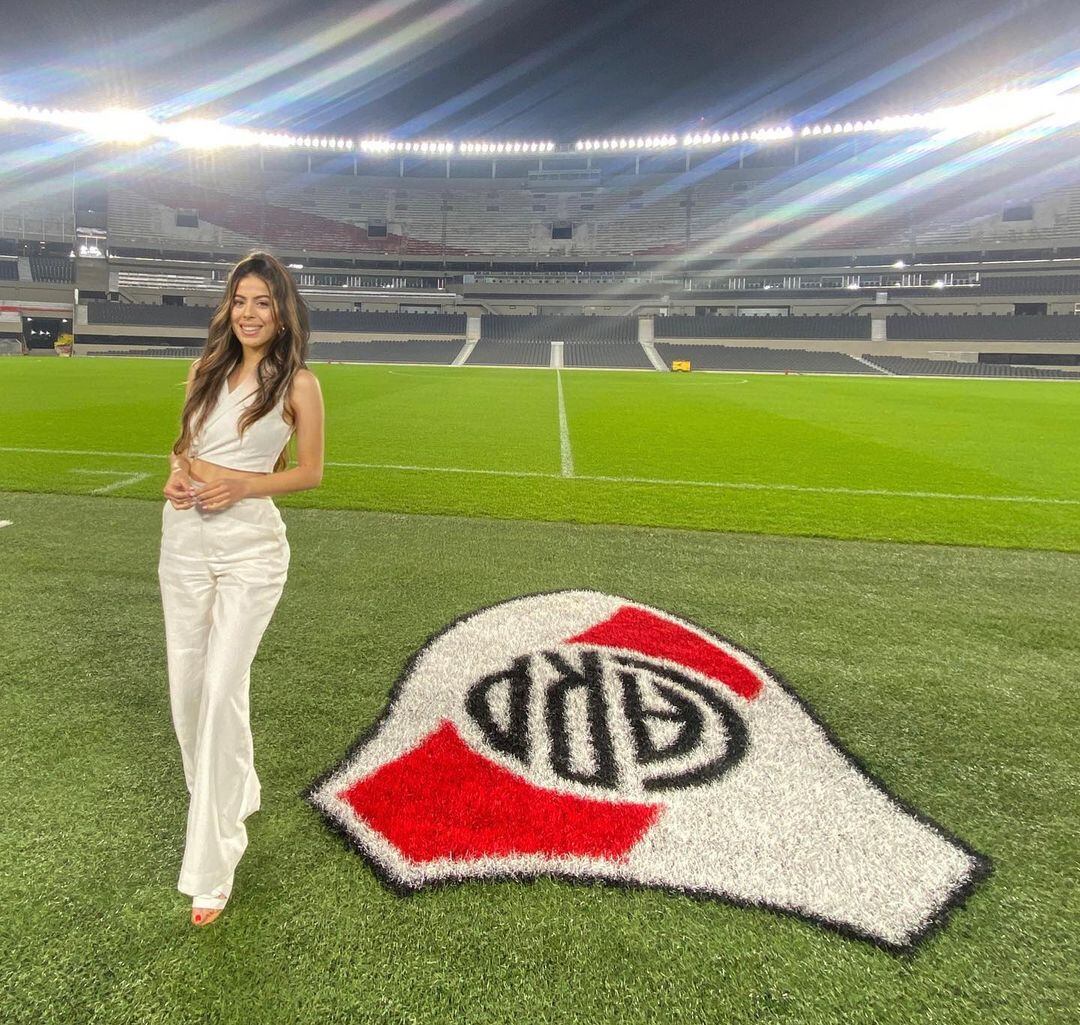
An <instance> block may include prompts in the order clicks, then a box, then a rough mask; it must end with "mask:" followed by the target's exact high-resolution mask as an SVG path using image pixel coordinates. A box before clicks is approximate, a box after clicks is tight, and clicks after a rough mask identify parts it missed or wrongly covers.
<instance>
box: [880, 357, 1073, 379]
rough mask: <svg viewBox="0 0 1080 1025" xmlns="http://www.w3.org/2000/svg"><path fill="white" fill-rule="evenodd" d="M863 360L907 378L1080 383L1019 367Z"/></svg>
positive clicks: (1063, 373) (1064, 374) (1065, 374)
mask: <svg viewBox="0 0 1080 1025" xmlns="http://www.w3.org/2000/svg"><path fill="white" fill-rule="evenodd" d="M863 359H865V360H868V361H869V362H871V363H874V364H875V365H876V366H879V367H881V368H882V369H883V370H887V371H889V373H892V374H898V375H901V376H904V377H926V376H935V377H1049V378H1057V379H1059V380H1073V381H1080V371H1076V370H1074V371H1068V370H1057V369H1051V368H1046V369H1043V368H1042V367H1016V366H1008V365H1006V364H1002V363H961V362H957V361H955V360H947V359H921V358H915V357H911V356H879V355H876V354H875V353H867V354H866V355H865V356H864V357H863Z"/></svg>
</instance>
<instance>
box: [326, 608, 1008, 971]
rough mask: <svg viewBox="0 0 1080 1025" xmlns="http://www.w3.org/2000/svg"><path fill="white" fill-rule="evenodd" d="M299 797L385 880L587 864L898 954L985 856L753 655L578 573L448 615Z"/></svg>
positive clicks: (584, 875) (560, 870) (954, 898)
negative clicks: (843, 741) (590, 584)
mask: <svg viewBox="0 0 1080 1025" xmlns="http://www.w3.org/2000/svg"><path fill="white" fill-rule="evenodd" d="M305 797H306V798H307V800H308V801H310V802H311V804H312V805H314V807H315V808H316V809H317V810H318V811H319V812H320V813H321V814H322V815H323V816H324V817H325V818H326V820H327V821H328V823H329V824H330V825H331V826H332V827H333V828H334V829H335V830H336V831H338V832H340V833H341V834H342V835H343V836H344V837H345V838H346V840H347V841H348V842H349V844H350V845H351V846H352V847H353V848H354V849H355V850H356V851H357V852H359V853H360V854H361V855H362V856H363V857H364V858H365V859H366V860H367V861H368V863H369V864H370V865H371V866H372V868H373V869H374V870H375V872H376V873H377V874H378V876H379V878H380V879H382V880H383V882H384V883H386V884H387V885H388V886H390V887H392V888H393V889H395V890H396V891H398V892H409V891H414V890H419V889H422V888H423V887H426V886H432V885H436V884H443V883H449V882H461V881H465V880H480V879H488V880H497V879H498V880H505V879H531V878H536V877H539V876H548V877H556V878H561V879H568V880H577V881H586V880H587V881H602V882H606V883H610V884H614V885H621V886H636V887H648V888H653V889H662V890H669V891H673V892H680V893H686V894H691V895H694V896H698V897H704V898H715V899H718V900H723V901H726V902H728V903H733V904H738V905H747V906H755V907H764V908H770V909H773V910H777V911H782V912H787V913H791V914H795V915H798V916H800V917H802V918H805V919H808V920H810V921H813V922H817V923H819V924H821V925H824V926H827V927H829V928H833V929H836V930H839V931H841V932H843V933H845V934H847V935H850V936H855V937H858V938H861V939H865V940H869V941H870V942H872V943H875V944H878V945H879V946H883V947H886V948H890V949H893V950H898V951H906V950H910V949H912V948H913V947H914V946H915V945H917V944H918V942H919V941H920V940H921V939H922V938H923V937H924V936H925V935H926V934H927V933H928V932H929V931H930V930H931V929H933V928H934V927H935V926H938V925H940V924H941V923H942V922H943V921H944V918H945V916H946V915H947V914H948V912H949V911H950V910H951V909H952V908H953V907H955V906H956V905H957V904H959V903H960V902H961V901H962V900H963V899H964V898H965V897H966V896H967V895H968V894H969V893H970V892H971V891H972V889H973V888H974V887H975V885H976V884H977V883H978V882H979V881H980V880H981V879H982V878H984V877H985V876H986V875H987V874H988V872H989V870H990V864H989V861H988V859H986V858H985V857H984V856H983V855H981V854H979V853H978V852H976V851H974V850H972V849H971V848H970V847H969V846H968V845H967V844H965V843H963V842H962V841H961V840H959V839H958V838H956V837H954V836H952V835H950V834H949V833H947V832H946V831H945V830H944V829H943V828H942V827H941V826H939V825H937V824H936V823H934V822H931V821H930V820H928V819H927V818H926V817H925V816H923V815H921V814H919V813H918V812H917V811H915V810H914V809H912V808H910V807H908V806H906V805H905V804H903V803H902V802H900V801H899V800H897V799H896V798H895V797H893V796H892V795H890V794H889V793H888V791H886V789H885V787H884V786H883V785H882V784H881V783H880V782H879V781H877V780H876V779H874V778H872V777H871V776H870V775H869V774H868V773H867V772H866V771H865V770H864V769H863V768H862V767H861V766H860V765H859V764H858V762H856V761H855V759H854V758H852V757H851V756H850V755H848V754H847V753H846V752H845V751H843V750H842V749H841V748H840V746H839V745H838V744H837V742H836V740H835V739H834V738H833V737H832V736H831V735H830V733H829V732H828V730H827V728H826V727H825V726H824V725H823V724H822V722H821V721H820V720H819V719H818V718H817V717H816V716H815V715H814V714H813V712H812V711H811V710H810V708H809V707H808V705H807V704H806V703H805V702H804V701H803V700H802V699H800V698H799V697H798V695H797V694H796V693H795V692H794V690H793V689H792V688H791V687H790V686H789V685H788V684H786V683H785V682H784V681H782V680H781V679H780V678H779V677H778V676H777V674H776V673H774V672H773V671H772V670H770V669H769V668H768V667H767V666H765V665H764V664H762V663H761V662H760V661H759V660H758V659H756V658H754V657H753V656H752V655H750V654H749V653H747V652H746V651H743V650H742V649H740V648H738V647H737V646H735V645H734V644H732V643H731V642H730V641H727V640H725V639H724V638H722V637H718V636H716V635H714V634H712V633H709V632H708V631H706V630H703V629H702V628H701V627H699V626H696V625H695V624H693V623H690V622H688V621H686V620H683V619H680V618H679V617H677V616H674V615H672V614H671V613H669V612H664V611H662V610H660V609H655V608H650V607H648V606H645V605H641V604H639V603H637V602H633V601H629V600H627V599H625V598H620V597H616V596H614V595H608V594H600V593H597V592H594V591H561V592H557V593H554V594H542V595H532V596H528V597H522V598H516V599H513V600H511V601H507V602H503V603H502V604H500V605H495V606H493V607H491V608H487V609H481V610H479V611H477V612H474V613H471V614H469V615H467V616H465V617H463V618H462V619H460V620H458V621H457V622H455V623H452V624H451V625H450V626H449V627H447V628H446V629H445V630H443V631H442V632H441V633H439V634H437V635H436V636H435V637H433V638H432V639H431V640H430V641H428V643H427V644H425V645H424V646H423V647H422V648H421V649H420V650H419V651H418V652H416V654H415V655H414V656H413V657H412V659H411V660H410V662H409V664H408V665H407V666H406V668H405V671H404V672H403V674H402V675H401V677H400V678H399V680H398V681H397V683H396V684H395V686H394V689H393V692H392V695H391V698H390V702H389V704H388V706H387V708H386V710H385V712H384V713H383V715H382V716H381V718H380V719H379V721H378V722H377V723H376V724H375V725H374V726H373V727H372V728H371V729H370V730H369V731H368V732H367V733H366V734H364V735H363V736H362V737H360V739H359V740H358V741H357V742H356V743H355V744H354V746H353V747H352V749H351V750H350V751H349V753H348V754H347V755H346V757H345V758H344V760H343V761H342V762H341V763H340V764H339V765H337V766H336V767H334V768H333V769H331V770H330V771H329V772H327V773H326V774H325V775H324V776H322V777H321V778H320V779H318V780H316V781H315V783H313V784H312V786H311V787H310V788H309V789H308V791H307V792H306V793H305Z"/></svg>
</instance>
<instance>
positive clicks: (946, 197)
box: [0, 133, 1080, 261]
mask: <svg viewBox="0 0 1080 1025" xmlns="http://www.w3.org/2000/svg"><path fill="white" fill-rule="evenodd" d="M1076 142H1077V137H1076V135H1075V134H1073V133H1068V134H1067V135H1065V136H1060V137H1055V138H1049V139H1042V140H1038V141H1028V142H1025V143H1024V144H1023V145H1020V144H1017V145H1015V146H1012V147H1002V146H1000V145H999V146H997V147H996V148H995V147H994V146H992V145H990V144H989V143H986V142H985V141H984V142H983V143H980V142H977V141H973V140H971V139H968V140H966V141H963V142H952V143H948V142H938V141H936V140H935V139H934V138H933V137H930V138H927V137H926V136H925V135H921V136H919V137H917V138H906V137H903V136H900V137H897V138H891V139H889V140H882V141H879V142H876V143H867V142H865V141H862V142H860V141H859V140H845V141H840V142H836V141H831V142H829V143H827V144H826V143H817V142H815V143H813V144H809V143H808V144H803V145H802V146H801V148H800V146H799V145H797V144H784V145H781V146H778V147H775V148H772V149H768V148H754V147H749V146H747V147H742V146H740V147H735V146H733V147H730V148H728V149H724V150H720V151H718V152H715V153H710V154H696V155H694V156H692V157H691V156H687V157H685V159H682V162H681V163H680V158H671V157H668V158H665V159H666V163H664V162H658V161H651V160H646V159H643V158H642V159H639V158H635V157H623V158H613V157H590V156H583V155H578V156H565V155H560V156H551V157H543V158H536V159H533V160H514V161H501V160H492V161H483V160H479V161H469V160H458V159H456V158H455V159H447V160H411V161H410V160H407V159H400V160H398V159H389V160H365V159H361V158H359V157H357V156H352V155H344V156H339V157H335V158H331V159H325V158H324V159H322V160H317V159H313V158H311V157H310V156H305V155H301V154H284V155H274V154H265V155H261V154H259V153H246V152H244V153H229V154H225V153H222V154H217V155H215V156H212V157H190V158H183V159H181V158H179V157H177V156H176V155H175V154H174V155H172V156H154V155H153V154H150V153H147V154H143V155H141V156H138V157H136V156H129V158H128V159H126V160H124V161H123V162H120V161H113V162H111V163H110V162H107V161H100V160H99V161H89V160H88V161H87V162H86V165H85V166H83V167H79V168H78V169H77V172H76V179H77V183H78V184H79V186H80V187H81V186H83V185H85V186H86V187H87V188H88V189H90V190H97V194H98V195H99V196H100V197H101V199H102V201H103V202H104V207H105V210H104V213H103V214H102V211H101V210H100V209H99V208H98V207H95V209H94V211H92V212H93V214H94V216H95V217H99V218H101V219H102V223H103V225H104V227H105V228H106V229H107V232H108V240H109V244H110V245H111V246H117V245H119V246H131V247H139V246H142V247H146V248H150V249H173V250H204V251H205V250H210V251H214V250H217V251H222V250H226V251H230V252H233V251H237V250H243V249H246V248H249V247H252V246H265V247H268V248H271V249H272V250H274V251H276V252H279V253H281V254H283V255H290V254H296V255H301V254H304V253H310V254H325V255H328V256H333V255H334V254H339V255H342V256H354V257H355V256H358V255H366V254H385V255H396V256H402V255H405V256H415V257H417V258H419V259H421V260H423V259H430V258H439V257H443V258H447V259H468V258H470V257H474V258H485V257H492V256H496V257H506V258H514V257H518V258H522V257H525V258H530V259H545V258H547V259H555V258H563V259H566V258H603V257H628V256H639V257H648V256H653V257H673V258H675V259H676V260H693V259H700V258H709V257H713V256H721V257H722V256H725V255H728V256H741V257H748V256H749V257H758V256H760V257H761V259H762V260H763V261H767V260H768V258H770V257H773V256H776V255H778V254H790V253H814V254H818V253H837V252H840V253H850V252H852V251H857V250H869V251H896V252H901V253H914V252H920V251H936V252H940V253H944V254H948V253H955V252H965V253H966V252H970V251H975V252H979V251H983V252H986V251H997V250H1020V249H1027V248H1054V249H1061V248H1070V249H1074V250H1075V251H1076V253H1077V254H1080V184H1078V183H1077V181H1076V176H1075V173H1074V172H1073V171H1072V168H1073V166H1074V164H1075V153H1076ZM117 168H119V169H117ZM71 187H72V179H71V166H70V164H68V166H67V168H66V171H61V170H60V169H55V170H51V171H50V172H49V173H45V174H38V175H34V176H27V177H22V178H21V179H20V180H13V181H12V182H11V183H10V185H9V187H6V188H5V191H4V195H3V197H2V198H0V230H2V231H3V233H4V234H5V235H6V236H7V237H14V238H35V237H40V238H54V237H57V236H58V235H60V236H64V235H65V233H69V232H71V231H73V228H74V225H73V222H72V220H71V197H72V188H71ZM1069 255H1072V254H1069Z"/></svg>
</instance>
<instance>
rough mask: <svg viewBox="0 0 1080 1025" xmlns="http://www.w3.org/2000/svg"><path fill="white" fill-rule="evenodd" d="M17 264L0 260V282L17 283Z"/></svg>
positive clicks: (16, 262)
mask: <svg viewBox="0 0 1080 1025" xmlns="http://www.w3.org/2000/svg"><path fill="white" fill-rule="evenodd" d="M18 280H19V264H18V261H16V260H0V281H18Z"/></svg>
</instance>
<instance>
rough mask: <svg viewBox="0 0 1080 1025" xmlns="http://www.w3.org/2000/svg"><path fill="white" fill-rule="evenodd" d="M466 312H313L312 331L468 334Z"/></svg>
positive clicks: (386, 333) (385, 333)
mask: <svg viewBox="0 0 1080 1025" xmlns="http://www.w3.org/2000/svg"><path fill="white" fill-rule="evenodd" d="M465 320H466V317H465V314H464V313H361V312H360V311H359V310H356V311H354V310H312V311H311V330H312V331H355V332H357V333H360V332H362V333H364V334H379V335H462V336H463V335H464V334H465Z"/></svg>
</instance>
